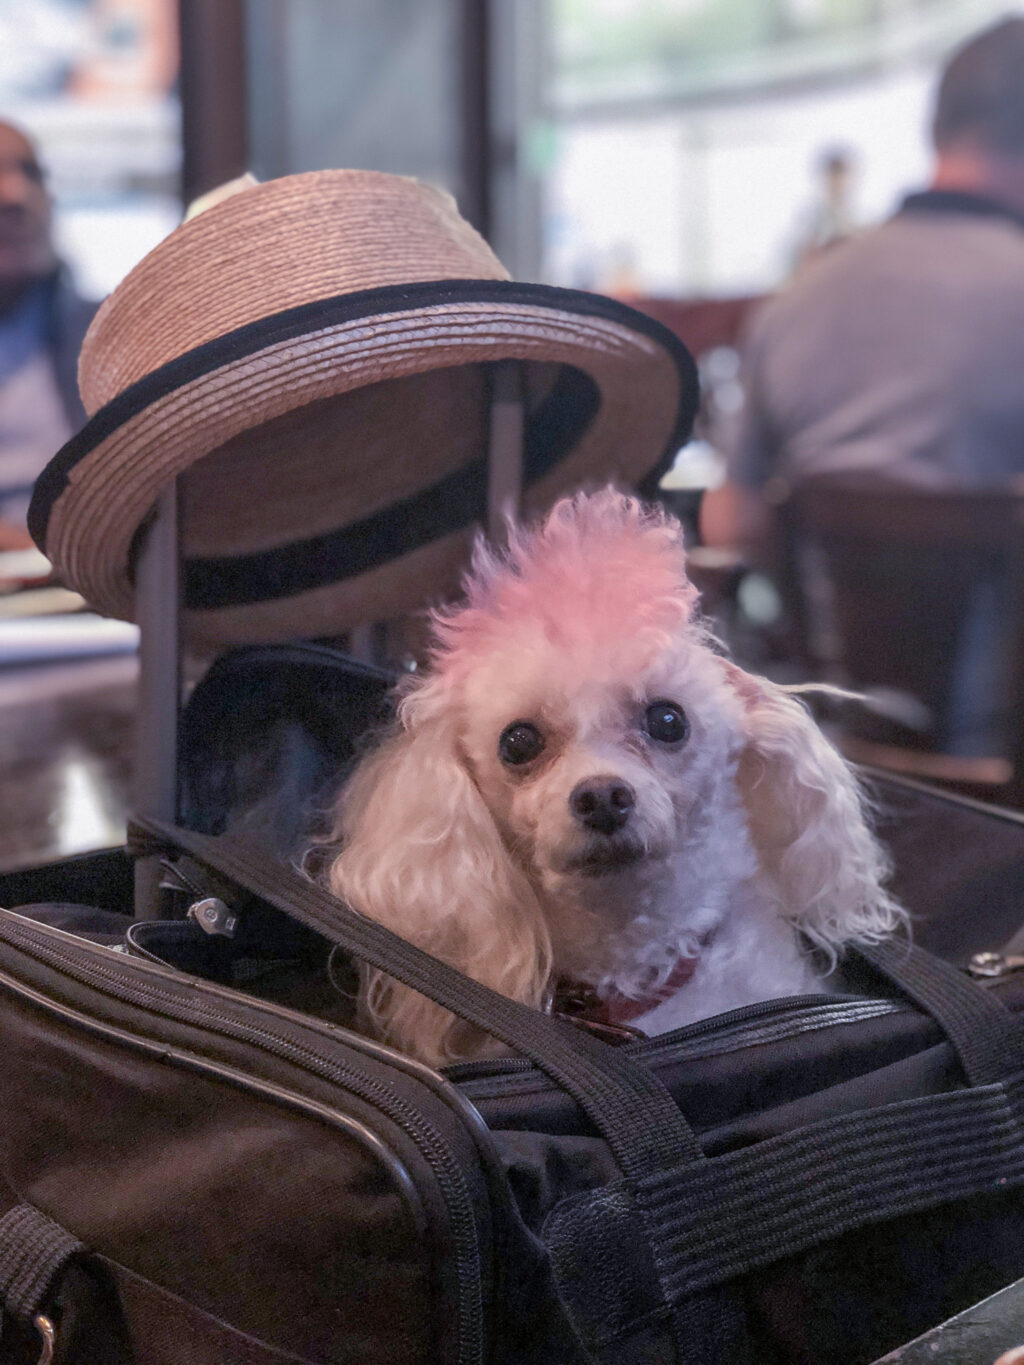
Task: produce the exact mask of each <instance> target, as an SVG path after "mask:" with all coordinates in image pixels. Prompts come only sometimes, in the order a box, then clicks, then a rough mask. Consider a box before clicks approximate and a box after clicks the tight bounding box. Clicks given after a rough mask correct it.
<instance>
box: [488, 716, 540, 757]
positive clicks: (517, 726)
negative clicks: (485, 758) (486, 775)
mask: <svg viewBox="0 0 1024 1365" xmlns="http://www.w3.org/2000/svg"><path fill="white" fill-rule="evenodd" d="M543 749H544V736H543V735H542V734H541V732H540V731H539V730H538V729H537V727H536V725H531V724H530V722H529V721H528V720H517V721H514V722H513V723H512V724H511V725H509V726H507V727H506V728H505V729H504V730H502V732H501V738H500V739H499V740H498V757H499V758H500V759H501V761H502V763H511V764H513V765H518V764H520V763H530V762H532V761H533V759H535V758H536V757H537V755H538V754H539V753H541V752H542V751H543Z"/></svg>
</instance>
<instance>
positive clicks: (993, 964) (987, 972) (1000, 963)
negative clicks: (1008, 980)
mask: <svg viewBox="0 0 1024 1365" xmlns="http://www.w3.org/2000/svg"><path fill="white" fill-rule="evenodd" d="M1022 967H1024V953H975V954H974V956H973V957H972V958H971V960H970V961H969V962H968V964H967V970H968V972H969V973H970V975H971V976H980V977H992V976H1008V975H1009V974H1010V972H1018V971H1020V969H1021V968H1022Z"/></svg>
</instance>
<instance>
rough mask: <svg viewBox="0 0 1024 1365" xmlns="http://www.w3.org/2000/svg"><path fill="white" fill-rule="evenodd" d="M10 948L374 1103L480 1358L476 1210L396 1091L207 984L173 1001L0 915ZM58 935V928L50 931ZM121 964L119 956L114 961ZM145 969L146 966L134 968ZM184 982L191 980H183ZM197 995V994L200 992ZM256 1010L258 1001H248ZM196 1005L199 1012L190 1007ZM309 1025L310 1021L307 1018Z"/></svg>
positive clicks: (475, 1359) (466, 1354)
mask: <svg viewBox="0 0 1024 1365" xmlns="http://www.w3.org/2000/svg"><path fill="white" fill-rule="evenodd" d="M0 932H2V933H3V935H4V936H6V937H7V938H8V939H10V940H12V941H13V942H14V944H15V946H16V947H20V948H22V949H23V950H24V951H27V952H29V953H30V954H31V955H33V956H35V957H36V958H37V959H41V960H42V961H44V962H46V963H48V964H49V965H51V966H55V967H57V968H58V969H59V970H62V971H63V972H64V973H65V974H66V975H68V976H70V977H72V978H73V979H74V980H77V981H79V982H81V983H82V984H84V985H86V986H89V987H91V988H92V989H96V990H100V991H101V992H103V993H105V994H107V995H111V996H113V997H114V998H115V999H120V1000H123V1001H126V1002H127V1003H129V1004H134V1005H137V1006H140V1007H141V1008H144V1009H146V1010H148V1011H149V1012H150V1013H152V1014H156V1015H163V1016H165V1017H167V1018H170V1019H175V1020H177V1021H178V1022H181V1023H186V1024H191V1025H194V1026H195V1025H198V1026H200V1027H204V1028H207V1029H208V1030H209V1031H210V1032H214V1033H218V1032H219V1033H220V1034H221V1035H222V1036H225V1037H228V1038H232V1039H234V1040H235V1041H238V1042H245V1043H250V1044H252V1045H254V1046H256V1047H261V1048H263V1050H264V1051H267V1052H270V1053H272V1054H274V1055H276V1056H278V1057H282V1058H284V1059H285V1060H286V1061H289V1062H292V1063H293V1064H295V1065H297V1066H298V1067H299V1068H300V1069H302V1070H305V1071H307V1072H309V1073H310V1074H312V1075H316V1076H319V1077H320V1078H321V1079H324V1080H328V1081H331V1082H332V1083H333V1084H335V1085H338V1086H339V1087H340V1088H341V1089H343V1090H347V1091H348V1092H349V1093H351V1094H353V1095H355V1096H357V1097H358V1098H359V1099H362V1100H365V1101H366V1102H367V1103H369V1104H371V1105H373V1106H375V1107H376V1108H377V1109H379V1110H380V1111H381V1113H383V1114H384V1115H385V1116H386V1117H387V1118H389V1119H390V1120H391V1121H392V1122H393V1123H394V1124H395V1125H396V1126H397V1127H399V1128H401V1130H402V1131H403V1132H404V1133H405V1134H406V1135H407V1136H408V1137H410V1138H411V1139H412V1141H413V1142H414V1143H415V1145H416V1146H417V1148H418V1149H419V1151H420V1152H421V1153H422V1155H423V1156H424V1158H425V1159H426V1162H427V1164H428V1166H429V1167H430V1169H431V1172H432V1173H433V1175H434V1177H435V1179H436V1181H437V1184H438V1188H439V1189H440V1191H441V1195H442V1199H443V1201H444V1204H445V1207H446V1208H447V1210H448V1216H449V1226H450V1228H451V1230H452V1235H453V1240H454V1242H455V1247H456V1254H455V1269H456V1283H457V1291H458V1297H459V1324H460V1330H459V1334H458V1352H457V1355H458V1361H459V1365H481V1362H483V1360H484V1348H485V1341H484V1336H485V1332H484V1306H483V1301H482V1297H481V1273H480V1270H481V1267H480V1247H479V1243H478V1240H477V1234H476V1213H475V1210H474V1209H473V1204H472V1199H471V1197H470V1194H469V1191H468V1189H467V1188H466V1184H465V1181H464V1180H463V1178H462V1173H461V1171H460V1170H459V1167H458V1163H457V1162H456V1160H455V1157H454V1155H453V1153H452V1151H451V1149H450V1147H449V1146H448V1144H447V1143H446V1142H445V1140H444V1139H443V1138H442V1137H441V1135H440V1134H439V1133H438V1132H437V1130H436V1129H435V1128H434V1127H433V1125H432V1124H430V1123H429V1122H428V1121H427V1120H425V1119H424V1118H423V1117H422V1115H420V1114H419V1113H418V1112H417V1111H416V1109H415V1108H413V1106H412V1105H410V1104H409V1103H408V1102H407V1101H406V1100H404V1099H403V1098H402V1097H401V1096H400V1095H399V1094H397V1093H396V1092H395V1091H394V1090H392V1089H391V1087H390V1086H387V1085H385V1084H384V1083H383V1082H382V1081H379V1080H376V1079H375V1078H374V1077H372V1076H368V1075H366V1073H365V1072H362V1071H360V1070H358V1069H357V1068H355V1067H352V1066H350V1065H347V1064H340V1063H338V1062H337V1061H336V1060H335V1059H333V1058H329V1057H326V1056H324V1055H323V1054H322V1053H318V1052H315V1051H313V1050H311V1049H310V1048H309V1047H308V1046H306V1045H305V1044H304V1043H302V1042H298V1041H296V1040H295V1039H294V1038H289V1037H288V1036H287V1033H286V1031H285V1030H284V1029H282V1030H280V1031H271V1030H268V1029H264V1028H259V1027H256V1026H253V1025H248V1024H244V1023H241V1022H239V1021H238V1020H236V1019H233V1018H232V1017H231V1016H230V1015H226V1014H223V1013H220V1012H218V1011H216V1010H212V1009H209V1008H205V1006H206V1005H207V1001H206V1000H205V999H203V998H202V997H204V996H209V997H213V998H214V999H216V998H217V997H218V996H219V995H220V994H221V991H220V990H219V988H217V987H216V986H212V985H211V984H210V983H209V982H201V983H199V985H198V986H192V987H191V989H192V990H193V991H195V992H196V998H195V999H194V1000H191V1001H180V1000H177V999H175V998H174V997H173V996H172V995H170V994H168V993H167V992H166V991H163V990H160V989H159V988H158V987H157V986H156V985H154V984H152V983H150V982H148V981H145V980H144V979H143V978H142V977H141V972H140V976H138V977H136V976H133V974H132V973H130V972H125V971H119V970H114V969H113V968H112V967H108V966H107V965H106V964H101V963H99V962H97V963H92V962H89V961H87V960H86V959H85V957H84V955H83V956H81V957H80V956H78V955H76V954H74V952H73V951H72V950H70V949H62V948H60V947H58V946H57V944H55V943H54V942H52V941H51V940H50V939H49V937H46V938H45V939H43V940H42V941H40V938H39V937H37V935H36V933H34V932H33V931H32V930H31V929H30V928H28V926H23V925H22V924H20V923H17V922H16V921H15V920H14V919H13V918H12V917H8V916H5V917H4V922H3V927H2V931H0ZM56 932H60V931H56ZM122 960H123V959H122ZM141 970H142V971H145V970H146V969H145V968H143V969H141ZM186 979H188V980H192V979H191V978H186ZM200 993H201V994H200ZM256 1003H257V1004H260V1005H262V1002H256ZM198 1006H202V1007H203V1008H198ZM310 1022H311V1023H312V1025H313V1026H314V1030H315V1027H316V1025H317V1022H318V1021H316V1020H315V1019H311V1021H310Z"/></svg>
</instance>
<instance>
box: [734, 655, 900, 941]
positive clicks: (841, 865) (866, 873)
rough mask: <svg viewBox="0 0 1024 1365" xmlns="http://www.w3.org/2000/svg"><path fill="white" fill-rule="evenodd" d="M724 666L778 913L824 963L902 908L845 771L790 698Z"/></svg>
mask: <svg viewBox="0 0 1024 1365" xmlns="http://www.w3.org/2000/svg"><path fill="white" fill-rule="evenodd" d="M726 669H727V673H728V676H729V680H730V682H731V683H732V686H733V687H734V688H735V690H736V691H737V692H738V694H739V696H740V698H741V700H742V702H743V705H744V714H745V723H746V734H747V742H746V745H745V746H744V749H743V751H742V753H741V754H740V758H739V770H738V777H739V785H740V791H741V793H742V797H743V801H744V804H745V806H746V809H747V814H748V818H749V821H750V831H751V836H752V838H753V841H754V845H755V848H756V849H757V853H758V856H759V858H760V860H761V864H762V867H763V868H764V869H765V871H766V872H767V873H768V875H769V876H770V877H771V878H772V879H773V880H774V882H775V885H776V887H777V889H778V894H779V909H780V911H781V913H782V914H783V915H785V916H786V917H787V918H790V919H792V920H793V921H794V922H795V923H796V924H797V925H798V926H799V927H800V928H801V929H802V930H803V931H804V933H806V934H807V936H808V937H809V938H810V939H811V940H812V941H813V942H815V943H816V944H817V945H818V946H819V947H821V948H823V949H824V950H825V951H826V952H827V953H828V955H829V957H830V959H831V960H832V961H834V960H835V958H836V956H837V951H838V950H839V949H840V948H841V947H842V945H843V944H844V943H848V942H850V941H851V940H860V941H861V942H872V941H877V940H879V939H881V938H885V937H886V936H887V935H889V934H891V933H893V932H894V931H895V930H896V929H898V928H899V927H901V926H902V925H903V924H905V922H906V913H905V911H904V910H903V909H902V908H901V907H900V906H899V905H897V904H896V902H895V901H894V900H893V899H892V897H891V896H890V895H889V893H888V892H887V891H886V890H885V887H884V885H883V882H884V880H885V878H886V876H887V875H888V872H889V866H888V861H887V858H886V856H885V853H884V852H883V850H882V848H881V846H880V845H879V844H878V842H877V841H876V839H875V838H874V836H873V834H872V833H871V830H870V828H869V827H868V822H867V818H866V813H865V807H864V798H863V796H862V793H861V790H860V787H859V785H858V783H857V779H856V777H855V775H854V773H853V771H852V769H851V768H850V766H849V765H848V764H847V763H846V761H845V760H844V759H843V758H842V757H841V755H839V754H838V753H837V752H836V750H835V749H834V748H833V747H832V745H831V744H829V743H828V741H827V740H826V739H825V737H824V735H823V734H822V733H821V731H820V730H819V729H818V726H817V725H816V724H815V723H814V720H813V719H812V717H811V715H810V713H809V712H808V710H807V708H806V707H805V706H804V705H803V703H802V702H800V701H799V700H797V698H796V697H794V696H792V695H790V694H789V693H788V692H787V691H785V690H784V689H783V688H781V687H778V686H776V685H775V684H773V683H770V682H768V681H766V680H765V679H763V678H754V677H751V675H750V674H748V673H744V672H743V671H742V670H741V669H739V668H737V667H736V666H735V665H734V664H726Z"/></svg>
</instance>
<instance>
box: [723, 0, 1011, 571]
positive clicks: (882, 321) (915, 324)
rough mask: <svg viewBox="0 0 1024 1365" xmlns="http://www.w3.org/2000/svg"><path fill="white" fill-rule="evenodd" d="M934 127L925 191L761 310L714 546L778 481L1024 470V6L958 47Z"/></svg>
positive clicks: (944, 479)
mask: <svg viewBox="0 0 1024 1365" xmlns="http://www.w3.org/2000/svg"><path fill="white" fill-rule="evenodd" d="M932 131H933V141H934V145H935V164H934V172H933V175H932V179H931V183H930V185H929V186H928V188H927V189H925V190H923V191H920V192H918V193H915V194H911V195H909V196H908V197H907V198H906V199H905V200H904V201H903V203H902V204H901V205H900V207H899V209H898V211H897V212H896V213H895V214H894V215H893V217H891V218H890V219H888V221H886V222H884V223H882V224H881V225H879V226H878V227H875V228H871V229H868V230H866V231H863V232H861V233H859V234H857V235H855V236H853V237H852V238H849V239H847V240H846V241H844V242H842V243H840V244H837V245H835V246H834V247H831V248H829V249H828V250H826V251H825V252H823V253H822V254H821V255H820V256H819V257H818V258H817V259H815V260H814V261H813V262H812V263H810V264H809V265H807V266H806V267H805V268H804V269H803V270H801V271H800V272H799V273H798V274H797V275H796V277H795V278H794V279H793V281H792V282H791V283H790V284H789V285H787V286H786V287H785V288H784V289H782V290H781V291H780V292H779V293H778V294H777V295H775V296H774V297H773V298H772V299H770V300H769V301H768V302H767V303H766V304H764V305H763V306H762V307H761V308H760V309H759V311H758V312H757V313H756V314H755V316H754V317H753V319H752V320H751V324H750V327H749V329H748V334H747V337H746V339H745V343H744V346H743V371H744V391H745V400H744V406H743V408H742V410H741V412H740V414H739V416H738V421H737V423H736V426H735V430H734V431H732V432H731V433H729V434H728V436H727V438H726V439H725V440H724V441H723V442H722V444H723V446H724V447H725V454H726V463H727V473H728V477H727V481H726V483H725V484H724V485H723V486H722V487H721V488H719V489H717V490H714V491H713V492H712V493H709V494H708V496H707V497H706V499H705V504H704V507H703V509H702V523H701V529H702V533H703V535H704V537H705V539H706V540H707V541H708V543H710V544H718V545H724V544H728V545H737V544H738V545H744V544H746V545H750V544H756V543H757V542H758V541H759V540H760V539H761V538H762V537H763V536H764V535H765V534H766V532H767V530H768V526H769V523H770V510H769V505H770V498H769V499H768V500H766V499H765V498H764V497H763V496H762V494H763V492H764V490H765V487H766V485H768V484H769V483H770V481H771V480H773V479H779V480H782V481H784V482H785V483H787V484H793V483H794V482H797V481H799V480H800V479H802V478H806V477H807V476H810V475H819V474H827V475H843V474H851V475H867V474H877V475H879V476H881V477H885V478H888V479H895V480H899V481H900V482H902V483H905V484H910V485H913V486H916V487H919V488H933V489H943V488H963V487H979V486H987V487H991V486H993V485H998V484H1001V483H1006V482H1007V481H1008V480H1011V479H1013V478H1014V476H1016V475H1019V474H1020V473H1022V472H1024V18H1010V19H1006V20H1003V21H1002V22H1000V23H998V24H996V25H995V26H994V27H992V28H989V29H987V30H985V31H983V32H982V33H980V34H978V35H977V36H975V37H974V38H973V39H971V40H969V41H968V42H967V43H966V44H965V45H964V46H962V47H961V48H960V49H959V50H958V51H957V52H956V53H955V54H954V56H953V57H952V59H951V60H950V61H949V63H948V65H947V66H946V68H945V71H944V73H943V75H942V78H941V80H940V84H939V90H938V98H937V100H936V106H935V117H934V122H933V129H932ZM771 491H772V490H771V489H770V488H769V494H770V493H771Z"/></svg>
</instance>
